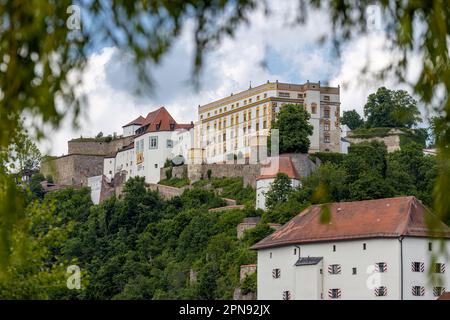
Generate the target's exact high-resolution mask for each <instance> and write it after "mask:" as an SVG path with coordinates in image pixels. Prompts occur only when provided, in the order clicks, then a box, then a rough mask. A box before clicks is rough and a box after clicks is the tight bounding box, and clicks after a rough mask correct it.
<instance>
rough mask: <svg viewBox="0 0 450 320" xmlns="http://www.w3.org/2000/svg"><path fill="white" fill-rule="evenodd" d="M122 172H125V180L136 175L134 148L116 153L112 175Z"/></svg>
mask: <svg viewBox="0 0 450 320" xmlns="http://www.w3.org/2000/svg"><path fill="white" fill-rule="evenodd" d="M122 171H125V172H126V180H128V179H129V178H130V177H134V176H135V175H136V159H135V153H134V148H133V149H127V150H123V151H119V152H117V154H116V161H115V170H114V173H119V172H122Z"/></svg>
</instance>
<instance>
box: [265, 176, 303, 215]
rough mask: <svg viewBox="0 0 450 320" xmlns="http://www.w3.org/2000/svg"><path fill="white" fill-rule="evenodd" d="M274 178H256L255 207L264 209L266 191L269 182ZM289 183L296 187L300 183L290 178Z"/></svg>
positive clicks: (269, 184) (268, 188)
mask: <svg viewBox="0 0 450 320" xmlns="http://www.w3.org/2000/svg"><path fill="white" fill-rule="evenodd" d="M274 181H275V179H258V180H256V209H262V210H266V193H267V192H268V191H269V190H270V186H271V184H272V183H273V182H274ZM291 185H292V187H293V188H296V187H298V186H299V185H300V182H299V181H298V180H297V179H291Z"/></svg>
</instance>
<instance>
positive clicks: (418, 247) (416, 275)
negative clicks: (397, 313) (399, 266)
mask: <svg viewBox="0 0 450 320" xmlns="http://www.w3.org/2000/svg"><path fill="white" fill-rule="evenodd" d="M430 242H432V251H429V250H428V243H430ZM440 245H441V242H440V241H438V240H430V239H425V238H405V239H404V240H403V279H404V281H403V283H404V287H403V298H404V299H406V300H410V299H414V300H417V299H420V300H422V299H425V300H428V299H436V298H437V297H435V296H434V295H433V287H435V286H439V285H438V283H432V281H430V277H429V274H428V271H429V270H430V267H432V264H431V261H432V260H431V258H432V256H433V255H435V258H436V262H441V263H445V264H446V270H445V273H443V274H442V277H441V281H443V283H442V286H444V287H445V288H446V290H447V291H449V289H450V265H449V263H450V261H449V259H448V258H447V259H446V258H445V257H444V256H443V255H442V252H441V251H440ZM445 250H446V252H450V241H447V242H446V243H445ZM411 262H423V263H424V267H425V271H424V272H412V268H411ZM434 275H436V276H439V274H434ZM413 286H423V287H425V295H424V296H421V297H417V296H413V295H412V287H413Z"/></svg>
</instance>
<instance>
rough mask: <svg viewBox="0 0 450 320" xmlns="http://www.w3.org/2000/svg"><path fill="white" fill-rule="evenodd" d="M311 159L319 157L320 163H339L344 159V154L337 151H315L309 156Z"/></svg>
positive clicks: (314, 159)
mask: <svg viewBox="0 0 450 320" xmlns="http://www.w3.org/2000/svg"><path fill="white" fill-rule="evenodd" d="M309 158H310V159H311V160H312V161H314V162H315V161H316V159H317V158H319V159H320V161H321V162H322V163H325V162H331V163H334V164H340V163H341V162H342V161H343V160H344V159H345V154H343V153H338V152H316V153H314V154H312V155H310V156H309Z"/></svg>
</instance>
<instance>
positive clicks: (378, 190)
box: [349, 171, 395, 201]
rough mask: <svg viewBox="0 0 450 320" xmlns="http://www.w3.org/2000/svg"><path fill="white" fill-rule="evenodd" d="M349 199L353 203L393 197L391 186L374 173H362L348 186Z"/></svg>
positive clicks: (393, 191)
mask: <svg viewBox="0 0 450 320" xmlns="http://www.w3.org/2000/svg"><path fill="white" fill-rule="evenodd" d="M349 190H350V199H351V200H353V201H359V200H370V199H381V198H389V197H393V196H394V195H395V190H394V189H393V188H392V186H391V185H390V184H389V183H388V181H386V180H385V179H383V177H382V176H381V175H380V174H378V173H377V172H376V171H367V172H365V173H362V174H361V175H360V176H359V177H358V179H357V180H356V181H354V182H352V183H350V185H349Z"/></svg>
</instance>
